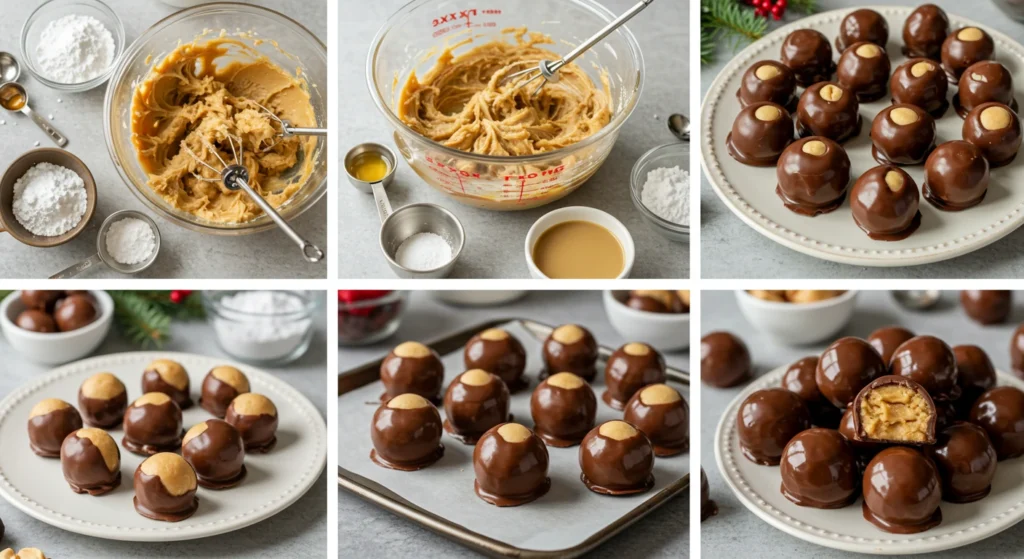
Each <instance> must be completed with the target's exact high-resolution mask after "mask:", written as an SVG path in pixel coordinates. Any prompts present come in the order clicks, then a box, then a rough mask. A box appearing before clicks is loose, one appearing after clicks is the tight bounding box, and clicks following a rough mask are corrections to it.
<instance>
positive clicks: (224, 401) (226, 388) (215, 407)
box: [199, 365, 249, 419]
mask: <svg viewBox="0 0 1024 559" xmlns="http://www.w3.org/2000/svg"><path fill="white" fill-rule="evenodd" d="M247 392H249V379H248V377H246V376H245V374H243V373H242V371H239V370H238V369H236V368H234V367H230V366H228V365H222V366H220V367H214V368H213V369H212V370H211V371H210V372H209V373H207V374H206V378H204V379H203V394H202V396H201V397H200V398H199V406H200V407H201V408H203V409H204V410H206V411H208V412H210V413H211V414H212V415H214V416H216V417H219V418H221V419H223V418H224V414H225V413H227V411H228V406H229V405H231V401H232V400H234V399H235V398H237V397H238V396H239V395H241V394H245V393H247Z"/></svg>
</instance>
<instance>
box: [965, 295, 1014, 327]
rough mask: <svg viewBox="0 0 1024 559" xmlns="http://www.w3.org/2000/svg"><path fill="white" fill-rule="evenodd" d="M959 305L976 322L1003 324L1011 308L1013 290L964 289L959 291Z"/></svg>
mask: <svg viewBox="0 0 1024 559" xmlns="http://www.w3.org/2000/svg"><path fill="white" fill-rule="evenodd" d="M960 306H961V307H963V308H964V312H965V313H967V316H969V317H971V319H973V320H974V321H975V322H977V323H978V324H985V325H989V324H1003V323H1005V322H1006V319H1008V318H1009V317H1010V312H1011V311H1012V310H1013V292H1012V291H996V290H988V291H986V290H981V289H973V290H969V289H965V290H963V291H961V292H960Z"/></svg>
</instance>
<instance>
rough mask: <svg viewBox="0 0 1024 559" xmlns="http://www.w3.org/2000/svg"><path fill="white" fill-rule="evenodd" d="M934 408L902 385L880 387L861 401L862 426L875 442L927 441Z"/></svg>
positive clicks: (916, 393) (920, 396) (859, 411)
mask: <svg viewBox="0 0 1024 559" xmlns="http://www.w3.org/2000/svg"><path fill="white" fill-rule="evenodd" d="M932 410H933V407H932V406H930V405H929V402H928V401H927V400H925V397H924V396H922V395H921V394H919V393H918V392H916V391H915V390H913V389H911V388H907V387H903V386H881V387H878V388H875V389H873V390H871V392H869V393H868V394H867V395H866V397H865V398H863V400H861V402H860V410H857V412H858V413H860V420H861V426H862V428H863V429H864V433H865V434H866V435H867V436H868V437H869V438H872V439H876V440H886V441H900V442H917V443H921V442H925V441H927V440H928V425H929V422H930V421H931V419H932V418H931V414H932V413H933V411H932Z"/></svg>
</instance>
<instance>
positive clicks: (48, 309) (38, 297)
mask: <svg viewBox="0 0 1024 559" xmlns="http://www.w3.org/2000/svg"><path fill="white" fill-rule="evenodd" d="M66 296H67V294H66V293H65V292H64V291H33V290H29V289H26V290H24V291H22V292H21V295H20V297H19V298H20V299H21V304H22V305H25V308H28V309H35V310H37V311H43V312H45V313H52V312H53V308H54V307H55V306H57V301H59V300H61V299H63V298H64V297H66Z"/></svg>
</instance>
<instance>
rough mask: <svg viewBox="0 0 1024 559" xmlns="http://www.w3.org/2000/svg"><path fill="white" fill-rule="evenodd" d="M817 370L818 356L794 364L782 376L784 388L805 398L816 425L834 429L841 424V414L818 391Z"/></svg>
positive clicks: (805, 358)
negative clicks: (815, 375)
mask: <svg viewBox="0 0 1024 559" xmlns="http://www.w3.org/2000/svg"><path fill="white" fill-rule="evenodd" d="M817 369H818V357H817V356H816V355H814V356H810V357H804V358H803V359H800V360H798V361H796V362H794V363H793V364H791V365H790V366H789V368H788V369H786V372H785V374H783V375H782V387H783V388H785V389H786V390H789V391H790V392H793V393H794V394H796V395H797V396H800V397H801V398H803V400H804V402H805V403H806V404H807V409H808V410H810V412H811V422H812V423H813V424H814V425H816V426H819V427H829V428H833V427H835V426H836V425H838V424H839V418H840V416H841V413H840V411H839V408H837V407H835V406H833V405H832V402H829V401H828V400H827V399H826V398H825V397H824V396H822V395H821V391H820V390H818V381H817V380H815V378H814V374H815V371H816V370H817Z"/></svg>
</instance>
